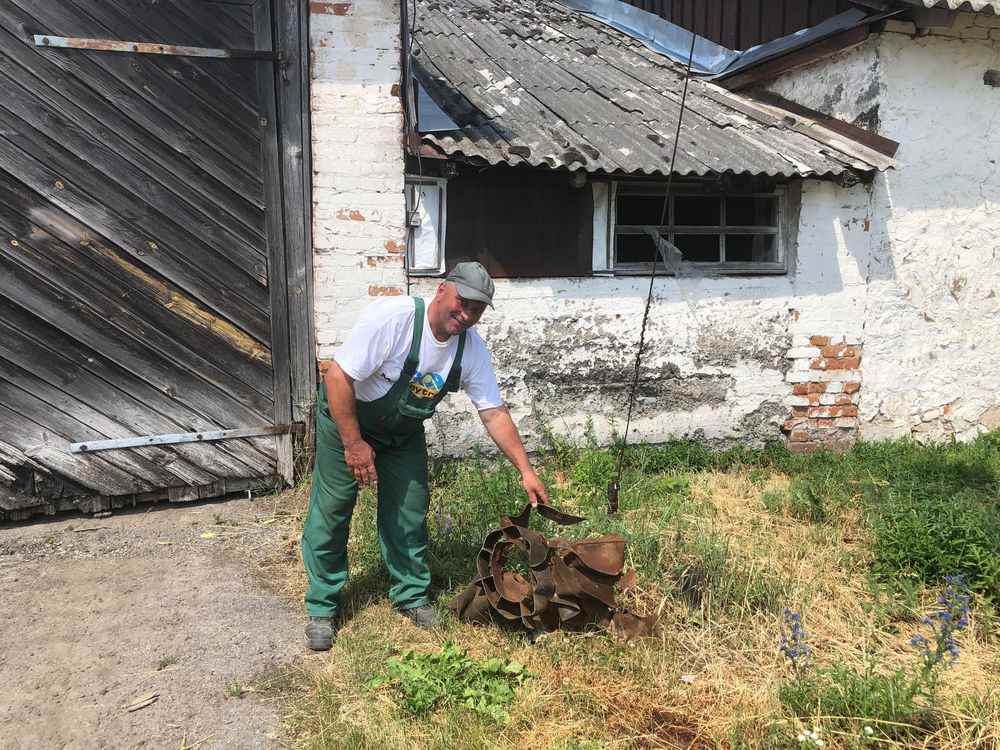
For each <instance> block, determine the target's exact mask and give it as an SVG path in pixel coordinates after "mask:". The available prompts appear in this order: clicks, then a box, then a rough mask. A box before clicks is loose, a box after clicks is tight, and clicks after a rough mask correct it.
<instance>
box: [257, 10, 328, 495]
mask: <svg viewBox="0 0 1000 750" xmlns="http://www.w3.org/2000/svg"><path fill="white" fill-rule="evenodd" d="M254 18H255V23H256V24H257V26H258V32H257V34H258V37H260V38H261V41H260V42H258V48H260V47H259V44H260V43H263V39H264V38H268V39H270V40H271V43H272V44H273V51H274V52H275V53H277V58H278V59H277V61H276V62H275V63H274V65H273V66H272V68H271V69H272V70H273V71H274V82H273V91H274V95H273V96H267V95H264V92H262V102H266V109H267V112H266V114H265V119H266V120H267V121H268V122H267V123H266V124H264V125H263V127H275V128H276V135H277V138H276V139H271V138H269V139H266V142H267V144H268V145H267V148H268V149H269V150H270V149H274V148H276V149H277V153H273V152H272V153H265V164H266V167H265V173H266V179H265V190H266V192H267V194H268V196H269V199H268V200H267V205H268V208H267V212H268V215H267V223H268V247H269V248H270V250H269V258H268V260H269V264H270V268H271V269H272V271H271V273H270V274H269V288H270V290H271V330H272V363H273V367H274V399H275V407H274V408H275V414H274V421H275V424H288V423H291V422H302V421H304V420H306V419H308V414H309V406H310V404H311V403H312V400H313V397H314V394H315V391H316V357H315V352H316V346H315V331H314V326H313V289H312V198H311V193H312V179H311V175H312V167H311V161H312V158H311V157H312V149H311V140H312V139H311V134H310V121H309V111H310V107H309V6H308V0H257V2H256V4H255V5H254ZM268 29H269V30H270V35H269V36H268V34H267V33H266V32H267V31H268ZM277 450H278V473H279V474H280V475H281V476H282V477H283V478H284V479H285V481H286V482H287V483H288V484H289V485H291V484H292V483H293V482H294V470H295V465H294V456H293V445H292V436H291V435H290V434H286V435H283V436H281V437H279V438H277Z"/></svg>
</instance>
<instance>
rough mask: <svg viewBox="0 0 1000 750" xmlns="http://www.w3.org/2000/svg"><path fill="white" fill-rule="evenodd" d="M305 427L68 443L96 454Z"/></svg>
mask: <svg viewBox="0 0 1000 750" xmlns="http://www.w3.org/2000/svg"><path fill="white" fill-rule="evenodd" d="M303 432H305V426H304V425H303V424H302V423H301V422H298V423H295V424H274V425H265V426H263V427H248V428H245V429H240V430H206V431H203V432H185V433H180V434H173V435H147V436H145V437H132V438H117V439H115V440H91V441H89V442H83V443H70V445H69V452H70V453H96V452H97V451H109V450H115V449H121V448H141V447H143V446H147V445H176V444H178V443H210V442H214V441H216V440H236V439H237V438H248V437H261V436H263V435H289V434H296V435H301V434H302V433H303Z"/></svg>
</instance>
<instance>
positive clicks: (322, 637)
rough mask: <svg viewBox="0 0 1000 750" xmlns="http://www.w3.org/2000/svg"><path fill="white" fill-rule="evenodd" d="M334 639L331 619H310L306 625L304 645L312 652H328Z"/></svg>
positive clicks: (334, 632)
mask: <svg viewBox="0 0 1000 750" xmlns="http://www.w3.org/2000/svg"><path fill="white" fill-rule="evenodd" d="M335 639H336V628H335V627H334V625H333V618H332V617H310V618H309V624H308V625H306V645H307V646H308V647H309V648H311V649H312V650H313V651H329V650H330V647H331V646H332V645H333V641H334V640H335Z"/></svg>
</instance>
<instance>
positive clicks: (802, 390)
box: [792, 383, 811, 396]
mask: <svg viewBox="0 0 1000 750" xmlns="http://www.w3.org/2000/svg"><path fill="white" fill-rule="evenodd" d="M810 385H811V383H796V384H795V385H793V386H792V395H793V396H805V395H806V394H807V393H809V386H810Z"/></svg>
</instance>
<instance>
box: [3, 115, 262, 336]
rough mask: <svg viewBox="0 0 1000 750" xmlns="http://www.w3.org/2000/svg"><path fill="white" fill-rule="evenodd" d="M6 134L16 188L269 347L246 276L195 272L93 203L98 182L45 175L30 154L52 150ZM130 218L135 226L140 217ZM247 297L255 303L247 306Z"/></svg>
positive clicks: (7, 163) (151, 236)
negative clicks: (56, 209) (49, 204)
mask: <svg viewBox="0 0 1000 750" xmlns="http://www.w3.org/2000/svg"><path fill="white" fill-rule="evenodd" d="M5 132H6V135H8V136H9V138H11V139H14V140H16V141H18V142H19V143H20V144H21V146H23V148H22V147H19V146H18V145H15V143H14V142H13V141H12V140H8V138H0V170H5V171H7V172H8V173H10V174H12V175H17V177H18V179H19V180H20V181H21V182H23V183H24V184H25V185H27V186H28V187H29V188H31V189H32V190H34V191H35V192H36V193H39V194H41V195H42V196H43V197H44V198H46V199H47V200H48V201H51V202H52V203H54V204H55V205H56V206H58V207H59V208H60V209H62V210H63V211H65V212H66V213H68V214H70V215H71V216H73V217H74V218H76V219H77V220H79V221H81V222H83V223H84V224H85V225H86V226H88V227H89V228H91V229H92V230H93V231H95V232H97V233H99V234H101V235H103V236H104V237H106V238H107V239H108V240H110V241H111V242H112V243H113V244H115V245H117V246H118V247H120V248H122V249H124V250H126V251H128V252H129V254H130V256H131V257H132V258H133V260H134V262H136V263H140V264H142V265H145V266H148V267H149V268H152V269H153V270H155V271H157V272H158V273H160V274H162V275H163V276H165V277H167V278H169V279H171V280H173V281H174V282H175V283H176V284H177V285H178V286H180V287H181V288H182V289H184V291H185V292H187V293H188V294H190V295H191V296H193V297H194V298H196V299H198V300H199V301H200V302H202V303H203V304H205V305H206V306H207V307H210V308H211V309H213V310H215V311H216V312H217V313H219V314H220V315H222V316H223V317H225V318H226V319H227V320H229V321H232V322H233V324H235V325H237V326H239V327H240V328H242V329H243V330H244V331H246V332H247V333H249V334H251V335H252V336H254V337H255V338H256V339H257V340H258V341H261V342H264V343H267V342H268V340H269V339H270V330H269V321H268V315H267V313H266V310H267V305H266V298H265V299H264V300H261V299H260V296H261V295H262V294H266V292H265V290H263V289H262V288H261V287H260V286H259V285H258V284H256V283H255V282H254V281H253V280H252V279H250V278H249V277H248V276H247V275H246V274H242V273H240V272H239V271H238V270H237V269H235V268H233V267H232V266H231V265H229V266H219V267H214V268H213V267H209V268H205V267H197V266H194V265H193V264H192V263H191V262H190V261H189V260H188V259H186V258H184V257H183V254H182V253H180V252H178V251H177V250H175V249H173V248H171V247H169V246H161V243H162V242H163V240H162V238H161V237H160V236H159V235H158V234H155V233H153V232H149V233H147V232H145V231H142V230H140V229H137V228H136V227H135V226H133V224H132V223H129V222H127V221H125V220H124V219H122V218H121V217H119V216H118V215H117V214H116V213H114V212H113V211H112V210H111V209H110V208H109V207H108V204H107V203H103V202H102V201H100V200H99V199H98V198H95V195H94V193H97V194H98V195H105V194H107V190H106V188H103V187H101V186H99V185H96V184H94V183H96V182H97V180H96V179H95V178H90V179H88V180H87V182H86V183H85V184H86V186H87V187H86V188H84V187H83V186H79V187H78V186H77V185H75V184H74V183H73V182H72V181H69V180H67V179H66V178H65V175H64V174H63V173H61V172H57V171H55V170H53V169H50V168H49V167H48V166H47V165H45V164H43V163H42V162H40V161H37V160H36V159H35V158H34V156H33V154H34V155H38V154H39V153H42V154H46V153H47V154H50V155H51V156H52V158H53V159H55V158H56V157H57V156H59V155H58V153H57V152H55V151H54V149H53V148H52V147H51V145H49V144H46V143H44V142H42V141H40V140H39V139H38V138H34V139H32V138H30V137H28V134H27V133H24V132H21V131H20V130H18V131H12V130H10V129H9V128H8V129H6V130H5ZM36 149H37V150H36ZM59 166H65V167H67V168H71V166H72V165H70V164H68V163H67V162H66V160H65V159H64V158H63V159H60V162H59ZM67 171H68V170H67ZM72 174H73V176H74V177H75V178H77V179H82V178H85V177H87V175H81V174H80V173H79V172H78V171H76V170H74V171H73V172H72ZM112 205H114V204H112ZM126 205H128V204H126ZM44 208H45V206H44V205H41V206H38V207H37V209H38V210H44ZM132 218H135V219H136V220H138V218H140V217H138V216H135V217H132ZM154 231H155V227H154ZM81 239H87V238H81ZM229 284H232V287H230V286H229ZM241 287H242V288H241ZM233 288H235V289H238V290H239V293H235V292H233V291H231V289H233ZM248 297H249V298H253V297H256V299H253V300H252V301H250V300H249V299H248Z"/></svg>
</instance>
